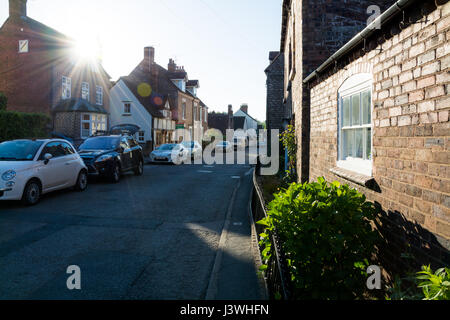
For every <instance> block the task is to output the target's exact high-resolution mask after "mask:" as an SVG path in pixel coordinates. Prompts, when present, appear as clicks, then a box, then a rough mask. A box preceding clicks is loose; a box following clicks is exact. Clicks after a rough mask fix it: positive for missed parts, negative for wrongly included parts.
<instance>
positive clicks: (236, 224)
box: [233, 222, 242, 226]
mask: <svg viewBox="0 0 450 320" xmlns="http://www.w3.org/2000/svg"><path fill="white" fill-rule="evenodd" d="M233 226H242V222H234V223H233Z"/></svg>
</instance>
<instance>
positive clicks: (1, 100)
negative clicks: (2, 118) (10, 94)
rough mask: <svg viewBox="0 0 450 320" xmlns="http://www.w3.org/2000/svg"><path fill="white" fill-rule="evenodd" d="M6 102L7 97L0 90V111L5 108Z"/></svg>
mask: <svg viewBox="0 0 450 320" xmlns="http://www.w3.org/2000/svg"><path fill="white" fill-rule="evenodd" d="M7 104H8V98H7V97H6V96H5V94H4V93H3V92H0V111H2V110H6V106H7Z"/></svg>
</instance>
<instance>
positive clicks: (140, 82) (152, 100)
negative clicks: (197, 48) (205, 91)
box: [111, 47, 208, 151]
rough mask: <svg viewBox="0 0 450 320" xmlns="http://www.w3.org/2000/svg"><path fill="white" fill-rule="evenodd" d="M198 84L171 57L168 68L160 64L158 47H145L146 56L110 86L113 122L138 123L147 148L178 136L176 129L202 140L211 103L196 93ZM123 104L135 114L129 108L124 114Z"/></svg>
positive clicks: (149, 148) (117, 123) (150, 148)
mask: <svg viewBox="0 0 450 320" xmlns="http://www.w3.org/2000/svg"><path fill="white" fill-rule="evenodd" d="M199 87H200V83H199V81H198V80H189V79H188V76H187V72H186V71H185V70H184V68H183V67H178V66H177V65H176V63H175V62H174V61H173V60H172V59H170V60H169V64H168V67H167V69H166V68H164V67H162V66H160V65H159V64H157V63H156V62H155V49H154V48H153V47H146V48H144V58H143V60H142V61H141V62H140V63H139V64H138V65H137V66H136V68H135V69H134V70H133V71H132V72H131V73H130V74H129V75H128V76H125V77H121V78H120V79H119V80H118V81H117V82H116V84H115V85H114V87H113V88H112V89H111V108H112V110H111V113H112V114H113V116H112V122H113V123H114V124H115V125H120V124H135V125H138V126H139V127H140V128H141V129H142V131H141V133H140V134H141V135H142V139H140V142H141V143H143V144H145V145H147V147H148V148H147V149H148V150H147V151H151V150H153V149H154V148H155V147H157V146H159V145H161V144H163V143H169V142H172V141H175V140H178V139H177V137H176V136H175V130H176V129H186V130H188V131H189V133H190V134H191V137H192V140H197V141H201V139H202V137H203V133H204V131H206V129H207V128H208V107H207V106H206V105H205V104H204V103H203V102H202V101H201V100H200V98H198V97H197V90H198V88H199ZM124 108H128V109H129V110H133V109H134V110H135V112H134V115H135V116H134V115H133V112H132V111H130V112H126V115H127V116H128V118H124V112H123V110H124ZM139 110H141V111H142V112H140V111H139Z"/></svg>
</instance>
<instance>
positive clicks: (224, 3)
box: [0, 0, 282, 121]
mask: <svg viewBox="0 0 450 320" xmlns="http://www.w3.org/2000/svg"><path fill="white" fill-rule="evenodd" d="M281 2H282V0H123V1H117V0H115V1H111V0H95V1H93V0H77V1H61V0H28V16H30V17H31V18H33V19H35V20H38V21H40V22H42V23H44V24H46V25H48V26H50V27H52V28H54V29H56V30H58V31H60V32H62V33H64V34H66V35H68V36H70V37H72V38H74V39H77V40H83V39H85V42H87V43H96V42H98V41H97V40H96V39H99V42H100V44H101V48H102V57H103V66H104V67H105V69H106V71H107V72H108V73H109V74H110V75H111V76H112V78H113V80H117V79H118V78H119V77H120V76H123V75H128V74H129V73H130V72H131V70H132V69H133V68H134V67H135V66H136V65H137V64H138V63H139V62H140V61H141V60H142V57H143V54H144V53H143V52H144V47H145V46H153V47H155V51H156V62H157V63H159V64H160V65H162V66H164V67H167V63H168V61H169V58H175V61H176V62H177V64H178V65H182V66H184V67H185V69H186V71H187V72H188V76H189V78H190V79H198V80H200V86H201V87H200V89H199V92H198V95H199V97H200V98H201V99H202V100H203V101H204V102H205V104H206V105H208V106H209V107H210V110H211V111H212V110H215V111H227V106H228V104H232V105H233V108H234V110H235V111H237V109H238V108H239V106H240V105H241V104H242V103H248V104H249V113H250V115H251V116H253V117H255V118H257V119H258V120H261V121H264V120H265V118H266V111H265V104H266V86H265V81H266V76H265V74H264V69H265V68H266V67H267V65H268V64H269V60H268V56H269V51H277V50H279V46H280V33H281V31H280V30H281ZM7 16H8V0H0V24H3V22H4V21H5V20H6V18H7Z"/></svg>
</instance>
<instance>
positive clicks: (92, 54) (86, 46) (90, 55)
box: [75, 38, 101, 61]
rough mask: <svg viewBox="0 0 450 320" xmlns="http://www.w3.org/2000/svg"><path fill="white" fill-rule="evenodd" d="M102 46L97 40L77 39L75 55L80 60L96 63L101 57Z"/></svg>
mask: <svg viewBox="0 0 450 320" xmlns="http://www.w3.org/2000/svg"><path fill="white" fill-rule="evenodd" d="M100 51H101V50H100V44H99V41H98V40H95V39H87V38H82V39H77V40H76V44H75V54H76V56H77V58H78V59H80V60H84V61H96V60H98V59H99V58H101V56H100Z"/></svg>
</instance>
